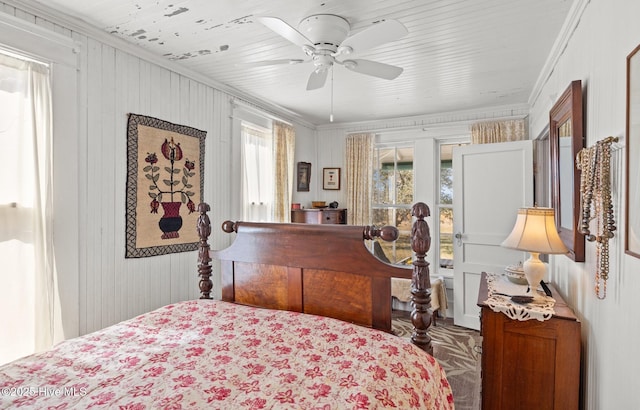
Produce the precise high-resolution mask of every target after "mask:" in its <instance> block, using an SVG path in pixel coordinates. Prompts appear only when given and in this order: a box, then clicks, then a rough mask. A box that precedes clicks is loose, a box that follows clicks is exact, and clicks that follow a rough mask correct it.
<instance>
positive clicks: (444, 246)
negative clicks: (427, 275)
mask: <svg viewBox="0 0 640 410" xmlns="http://www.w3.org/2000/svg"><path fill="white" fill-rule="evenodd" d="M459 145H463V144H458V143H456V144H451V143H442V144H440V150H439V154H440V155H439V157H440V158H439V160H440V161H439V162H440V175H439V179H438V181H439V183H438V190H439V194H438V204H437V207H438V213H437V215H438V241H437V246H438V255H439V261H438V266H439V267H440V269H451V270H453V252H454V246H453V166H452V165H453V147H456V146H459ZM465 145H466V144H465Z"/></svg>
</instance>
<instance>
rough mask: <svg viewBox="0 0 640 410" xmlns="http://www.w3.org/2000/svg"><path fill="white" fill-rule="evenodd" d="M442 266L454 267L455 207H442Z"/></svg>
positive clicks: (445, 267)
mask: <svg viewBox="0 0 640 410" xmlns="http://www.w3.org/2000/svg"><path fill="white" fill-rule="evenodd" d="M439 239H440V241H439V243H440V268H444V269H453V209H452V208H440V238H439Z"/></svg>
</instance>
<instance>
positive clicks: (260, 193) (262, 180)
mask: <svg viewBox="0 0 640 410" xmlns="http://www.w3.org/2000/svg"><path fill="white" fill-rule="evenodd" d="M241 139H242V155H241V158H242V205H243V209H242V220H243V221H251V222H268V221H271V220H272V209H273V192H274V187H273V172H274V171H273V138H272V135H271V132H270V131H267V130H260V129H258V128H254V127H252V126H250V125H249V124H247V123H242V131H241Z"/></svg>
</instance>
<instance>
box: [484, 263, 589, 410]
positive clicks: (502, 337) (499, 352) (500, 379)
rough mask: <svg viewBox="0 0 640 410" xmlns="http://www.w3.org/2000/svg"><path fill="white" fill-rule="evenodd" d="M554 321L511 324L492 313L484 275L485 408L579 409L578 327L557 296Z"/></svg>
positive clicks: (505, 317) (552, 289) (502, 317)
mask: <svg viewBox="0 0 640 410" xmlns="http://www.w3.org/2000/svg"><path fill="white" fill-rule="evenodd" d="M549 287H550V289H551V292H552V293H553V295H552V296H553V298H554V299H555V300H556V303H555V305H554V315H553V316H552V317H551V318H550V319H548V320H544V321H539V320H537V319H530V320H525V321H520V320H514V319H510V318H509V317H508V316H507V315H505V314H504V313H500V312H494V311H493V310H492V309H491V307H489V306H488V305H487V304H486V303H485V301H486V300H487V299H488V296H489V295H488V286H487V274H486V273H483V274H482V279H481V282H480V291H479V293H478V306H480V308H481V312H480V322H481V325H480V326H481V330H480V331H481V334H482V408H483V409H491V410H501V409H502V410H511V409H519V410H526V409H535V410H544V409H562V410H566V409H578V406H579V394H580V350H581V344H580V322H579V321H578V319H577V317H576V316H575V314H574V313H573V310H571V308H570V307H569V306H568V305H567V304H566V302H565V301H564V299H562V297H561V296H560V294H559V293H558V291H557V290H556V289H555V288H554V287H553V286H551V285H550V286H549Z"/></svg>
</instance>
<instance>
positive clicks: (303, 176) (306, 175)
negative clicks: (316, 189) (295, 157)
mask: <svg viewBox="0 0 640 410" xmlns="http://www.w3.org/2000/svg"><path fill="white" fill-rule="evenodd" d="M310 183H311V163H310V162H298V192H309V184H310Z"/></svg>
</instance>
